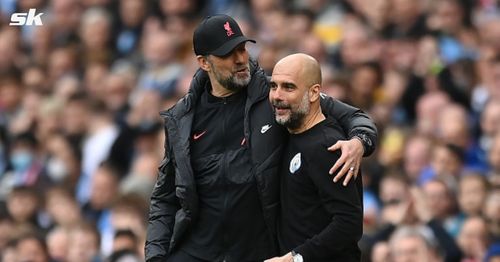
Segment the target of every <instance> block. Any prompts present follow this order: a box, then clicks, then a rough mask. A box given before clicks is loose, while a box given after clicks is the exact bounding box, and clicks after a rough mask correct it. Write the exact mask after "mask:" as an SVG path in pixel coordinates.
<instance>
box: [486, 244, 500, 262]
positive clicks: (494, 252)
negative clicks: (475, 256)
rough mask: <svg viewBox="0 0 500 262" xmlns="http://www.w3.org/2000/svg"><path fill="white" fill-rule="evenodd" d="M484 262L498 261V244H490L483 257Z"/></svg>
mask: <svg viewBox="0 0 500 262" xmlns="http://www.w3.org/2000/svg"><path fill="white" fill-rule="evenodd" d="M484 261H486V262H498V261H500V244H499V243H494V244H492V245H491V246H490V247H489V248H488V251H487V253H486V256H485V258H484Z"/></svg>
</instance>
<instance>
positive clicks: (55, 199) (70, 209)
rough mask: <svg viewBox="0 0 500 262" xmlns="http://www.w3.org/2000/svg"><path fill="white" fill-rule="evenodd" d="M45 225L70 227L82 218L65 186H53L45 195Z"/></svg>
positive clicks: (76, 204)
mask: <svg viewBox="0 0 500 262" xmlns="http://www.w3.org/2000/svg"><path fill="white" fill-rule="evenodd" d="M45 212H46V213H47V216H48V218H47V219H48V222H47V227H49V228H51V227H58V226H60V227H63V228H71V227H73V226H75V225H77V224H78V223H80V222H81V220H82V215H81V210H80V208H79V206H78V203H77V202H76V199H75V198H74V196H73V195H72V194H71V193H70V191H68V190H67V189H65V188H62V187H53V188H51V189H50V190H48V192H47V193H46V196H45Z"/></svg>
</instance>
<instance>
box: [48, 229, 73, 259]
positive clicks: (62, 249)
mask: <svg viewBox="0 0 500 262" xmlns="http://www.w3.org/2000/svg"><path fill="white" fill-rule="evenodd" d="M46 238H47V241H46V242H47V250H48V255H49V258H50V260H51V261H61V262H62V261H67V258H68V244H69V232H68V230H67V229H66V228H64V227H60V226H58V227H55V228H53V229H52V230H50V232H49V233H47V237H46Z"/></svg>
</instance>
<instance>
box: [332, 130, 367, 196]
mask: <svg viewBox="0 0 500 262" xmlns="http://www.w3.org/2000/svg"><path fill="white" fill-rule="evenodd" d="M339 149H340V151H341V152H342V155H341V156H340V158H339V159H338V160H337V162H335V164H334V165H333V167H332V168H331V169H330V175H331V174H333V173H335V171H336V170H337V169H339V167H340V166H342V165H343V166H342V169H341V170H340V171H339V172H338V173H337V175H336V176H335V177H334V178H333V182H337V181H339V180H340V179H341V178H342V177H343V176H345V179H344V183H343V185H344V186H346V185H347V183H349V181H350V180H351V178H352V177H354V179H356V177H357V176H358V170H359V165H360V164H361V159H362V158H363V154H364V151H365V149H364V147H363V143H362V142H361V140H360V139H359V138H356V137H353V138H351V140H341V141H338V142H337V143H335V145H333V146H331V147H329V148H328V150H329V151H335V150H339Z"/></svg>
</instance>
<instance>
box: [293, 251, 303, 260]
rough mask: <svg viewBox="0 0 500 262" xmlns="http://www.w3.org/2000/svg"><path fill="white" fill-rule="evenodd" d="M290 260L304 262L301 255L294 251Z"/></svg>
mask: <svg viewBox="0 0 500 262" xmlns="http://www.w3.org/2000/svg"><path fill="white" fill-rule="evenodd" d="M292 258H293V262H304V258H303V257H302V255H301V254H299V253H297V252H295V251H294V250H292Z"/></svg>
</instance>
